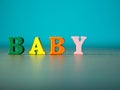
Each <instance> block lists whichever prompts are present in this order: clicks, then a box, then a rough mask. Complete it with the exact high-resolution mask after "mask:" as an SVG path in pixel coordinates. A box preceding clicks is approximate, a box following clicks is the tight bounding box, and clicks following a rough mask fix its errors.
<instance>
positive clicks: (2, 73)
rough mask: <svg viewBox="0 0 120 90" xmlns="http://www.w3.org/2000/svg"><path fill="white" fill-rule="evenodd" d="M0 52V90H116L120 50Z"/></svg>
mask: <svg viewBox="0 0 120 90" xmlns="http://www.w3.org/2000/svg"><path fill="white" fill-rule="evenodd" d="M103 51H104V53H103ZM93 52H94V53H93ZM0 53H1V54H0V89H18V88H19V89H57V90H58V89H62V90H63V89H65V90H66V89H88V90H91V89H92V90H93V89H102V90H103V89H112V88H113V89H114V90H115V89H120V50H91V51H90V50H88V51H85V55H83V56H81V55H73V54H64V55H28V54H23V55H8V52H7V51H6V50H3V51H0Z"/></svg>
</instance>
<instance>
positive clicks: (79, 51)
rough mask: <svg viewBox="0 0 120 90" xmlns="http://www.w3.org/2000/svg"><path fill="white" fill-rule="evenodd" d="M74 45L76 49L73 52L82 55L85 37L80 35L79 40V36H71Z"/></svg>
mask: <svg viewBox="0 0 120 90" xmlns="http://www.w3.org/2000/svg"><path fill="white" fill-rule="evenodd" d="M71 38H72V39H73V41H74V43H75V45H76V51H75V52H74V54H81V55H83V52H82V44H83V43H84V41H85V39H86V38H87V37H85V36H81V40H80V41H79V38H80V37H79V36H72V37H71Z"/></svg>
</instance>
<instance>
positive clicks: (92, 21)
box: [0, 0, 120, 48]
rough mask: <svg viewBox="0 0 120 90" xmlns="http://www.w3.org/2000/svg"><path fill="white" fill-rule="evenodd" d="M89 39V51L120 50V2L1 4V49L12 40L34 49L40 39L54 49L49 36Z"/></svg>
mask: <svg viewBox="0 0 120 90" xmlns="http://www.w3.org/2000/svg"><path fill="white" fill-rule="evenodd" d="M72 35H79V36H80V35H85V36H87V37H88V39H87V40H86V42H85V43H84V46H85V47H112V48H120V0H0V46H1V47H2V46H9V40H8V38H9V37H10V36H22V37H24V39H25V43H24V45H25V46H27V45H30V46H31V45H32V43H33V40H34V38H35V36H39V37H40V38H41V41H42V43H43V45H46V46H47V45H48V46H49V45H50V40H49V36H62V37H64V38H65V40H66V44H65V45H66V46H73V45H74V43H73V41H72V40H71V38H70V36H72Z"/></svg>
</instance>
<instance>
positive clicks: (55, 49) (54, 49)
mask: <svg viewBox="0 0 120 90" xmlns="http://www.w3.org/2000/svg"><path fill="white" fill-rule="evenodd" d="M71 38H72V40H73V41H74V43H75V45H76V51H75V52H74V54H81V55H82V54H83V52H82V45H83V43H84V41H85V39H86V38H87V37H86V36H81V37H79V36H72V37H71ZM79 39H81V40H79ZM9 40H10V51H9V54H10V55H20V54H22V53H23V52H24V50H25V49H24V47H23V45H22V44H23V43H24V39H23V38H22V37H10V38H9ZM50 41H51V51H50V53H49V54H50V55H60V54H63V53H64V52H65V47H64V46H63V44H64V42H65V40H64V38H62V37H50ZM29 54H30V55H45V54H46V52H45V50H44V48H43V46H42V43H41V40H40V38H39V37H35V40H34V42H33V45H32V48H31V50H30V51H29Z"/></svg>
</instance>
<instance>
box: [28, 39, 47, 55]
mask: <svg viewBox="0 0 120 90" xmlns="http://www.w3.org/2000/svg"><path fill="white" fill-rule="evenodd" d="M29 54H31V55H36V54H38V55H45V54H46V53H45V51H44V49H43V47H42V44H41V42H40V39H39V37H35V40H34V43H33V46H32V48H31V50H30V51H29Z"/></svg>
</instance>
